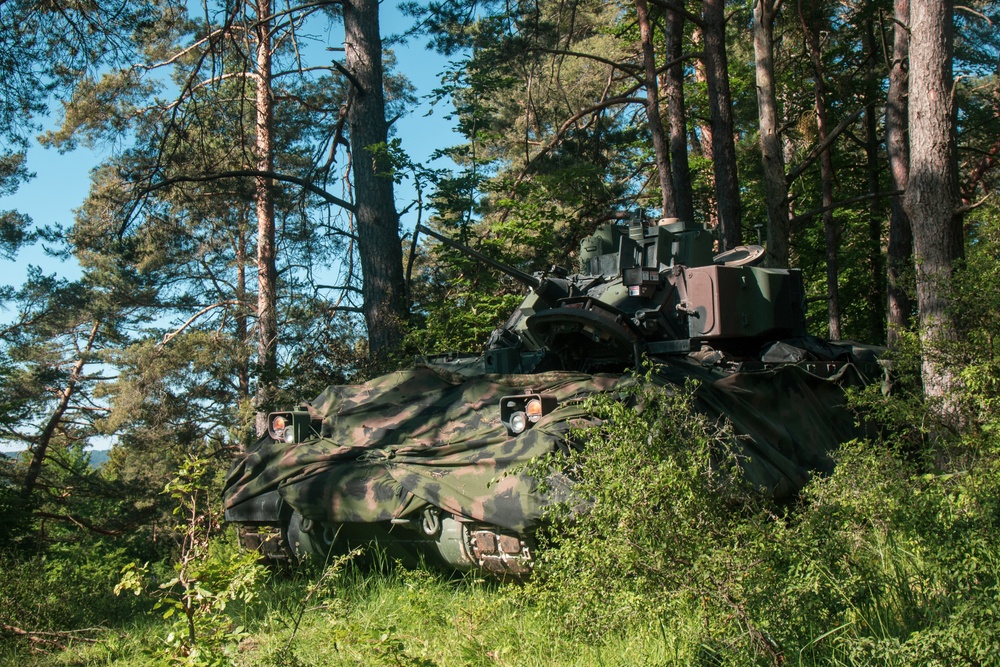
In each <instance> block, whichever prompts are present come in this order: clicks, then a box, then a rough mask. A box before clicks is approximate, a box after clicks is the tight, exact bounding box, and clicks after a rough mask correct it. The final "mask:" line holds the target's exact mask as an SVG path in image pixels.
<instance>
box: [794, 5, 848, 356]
mask: <svg viewBox="0 0 1000 667" xmlns="http://www.w3.org/2000/svg"><path fill="white" fill-rule="evenodd" d="M799 19H800V20H801V22H802V32H803V34H804V35H805V38H806V46H807V47H808V49H809V57H810V59H811V60H812V66H813V99H814V103H815V106H816V130H817V134H818V135H819V136H818V140H819V143H820V144H821V145H822V144H825V143H826V139H827V136H829V132H828V130H827V128H828V126H829V125H828V122H827V118H826V84H825V82H824V80H823V79H824V68H823V54H822V52H821V51H820V47H819V32H820V31H819V30H818V29H817V27H816V26H815V25H811V24H810V22H809V21H807V20H806V16H805V12H804V11H803V9H802V0H799ZM819 165H820V181H821V184H820V188H821V190H822V193H823V208H824V209H826V212H825V213H823V232H824V235H825V237H826V291H827V316H828V319H829V326H830V332H829V333H830V338H831V339H832V340H839V339H840V295H839V290H838V289H837V273H838V270H837V246H838V245H839V244H840V239H839V236H840V232H839V230H838V229H837V221H836V218H835V217H834V215H833V178H834V176H833V151H832V150H831V149H830V147H829V146H828V147H826V148H824V149H823V152H822V153H820V156H819Z"/></svg>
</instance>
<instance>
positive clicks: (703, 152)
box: [690, 28, 719, 230]
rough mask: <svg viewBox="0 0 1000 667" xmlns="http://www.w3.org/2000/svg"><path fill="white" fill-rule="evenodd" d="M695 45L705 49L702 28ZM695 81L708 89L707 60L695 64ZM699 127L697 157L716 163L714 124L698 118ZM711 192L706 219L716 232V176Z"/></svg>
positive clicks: (696, 131) (693, 138)
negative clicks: (713, 136) (713, 149)
mask: <svg viewBox="0 0 1000 667" xmlns="http://www.w3.org/2000/svg"><path fill="white" fill-rule="evenodd" d="M692 37H693V39H694V41H695V43H698V42H701V45H702V49H704V47H705V36H704V32H703V31H702V30H701V28H695V30H694V33H693V35H692ZM694 80H695V82H696V83H698V84H705V87H706V88H707V87H708V76H707V75H706V74H705V59H704V58H699V59H698V60H695V62H694ZM695 123H696V125H697V127H694V128H691V133H690V140H691V147H692V149H693V150H694V152H695V155H699V156H701V157H702V158H704V159H706V160H708V161H709V162H714V161H715V155H714V154H713V152H712V144H713V140H712V124H711V122H709V123H705V122H704V119H703V118H697V119H696V120H695ZM711 186H712V189H711V192H710V193H709V194H708V196H707V199H708V201H707V202H706V206H707V210H706V218H707V219H708V226H709V227H711V228H714V229H716V230H718V229H719V205H718V202H717V201H716V199H717V198H716V194H715V193H716V187H715V174H714V173H713V174H712V175H711Z"/></svg>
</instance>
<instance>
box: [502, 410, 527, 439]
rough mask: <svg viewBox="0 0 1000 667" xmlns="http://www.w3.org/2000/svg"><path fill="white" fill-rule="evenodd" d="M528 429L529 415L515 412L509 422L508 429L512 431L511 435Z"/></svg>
mask: <svg viewBox="0 0 1000 667" xmlns="http://www.w3.org/2000/svg"><path fill="white" fill-rule="evenodd" d="M527 427H528V415H526V414H524V413H523V412H515V413H514V414H512V415H511V416H510V421H509V422H508V425H507V428H509V429H510V431H511V433H513V434H514V435H517V434H518V433H520V432H521V431H523V430H524V429H526V428H527Z"/></svg>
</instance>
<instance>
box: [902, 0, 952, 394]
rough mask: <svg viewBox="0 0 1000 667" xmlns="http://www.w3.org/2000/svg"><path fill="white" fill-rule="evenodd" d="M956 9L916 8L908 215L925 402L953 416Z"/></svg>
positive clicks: (940, 4) (943, 1) (941, 2)
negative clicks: (948, 357)
mask: <svg viewBox="0 0 1000 667" xmlns="http://www.w3.org/2000/svg"><path fill="white" fill-rule="evenodd" d="M952 11H953V8H952V2H951V0H923V1H921V2H915V3H913V5H912V6H911V7H910V87H909V88H910V108H909V121H910V179H909V183H908V184H907V188H906V199H905V202H906V209H907V213H908V215H909V217H910V224H911V225H912V228H913V246H914V260H915V263H916V269H917V311H918V314H919V318H920V341H921V345H922V365H921V371H922V376H923V381H924V396H925V397H926V398H928V399H930V400H932V401H940V405H941V408H942V410H943V411H944V413H945V414H948V413H951V414H954V410H955V409H956V406H955V404H954V400H955V393H954V389H955V388H956V385H957V378H956V375H955V369H953V368H951V367H950V366H949V365H948V364H947V363H945V362H944V361H943V360H942V357H941V356H940V353H941V350H942V348H943V347H946V346H947V345H948V343H949V342H951V341H954V340H956V339H957V338H958V328H957V326H956V322H955V319H954V314H953V313H952V312H951V299H950V298H949V296H948V290H949V288H950V284H951V280H952V277H953V275H954V271H955V262H956V260H958V259H960V258H961V257H962V254H963V247H962V224H961V223H962V218H961V214H960V209H959V206H958V204H959V201H960V199H959V197H960V195H959V191H958V167H957V158H956V150H955V133H954V129H955V125H954V115H953V108H952V73H951V55H952V30H953V26H952Z"/></svg>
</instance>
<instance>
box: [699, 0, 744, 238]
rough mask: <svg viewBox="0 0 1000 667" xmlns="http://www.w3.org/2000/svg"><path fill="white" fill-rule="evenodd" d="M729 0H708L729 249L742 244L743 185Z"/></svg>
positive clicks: (718, 169)
mask: <svg viewBox="0 0 1000 667" xmlns="http://www.w3.org/2000/svg"><path fill="white" fill-rule="evenodd" d="M725 9H726V3H725V0H704V5H703V11H702V19H703V21H704V27H703V35H704V38H705V77H706V81H707V82H708V104H709V108H710V113H711V119H712V159H713V162H712V166H713V167H714V172H715V193H716V197H717V198H718V214H719V246H720V248H719V249H720V250H729V249H730V248H733V247H735V246H738V245H739V244H740V238H741V232H740V188H739V178H738V175H737V173H736V143H735V137H734V136H733V135H734V132H735V129H734V124H733V99H732V94H731V93H730V90H729V65H728V59H727V56H726V14H725Z"/></svg>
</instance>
